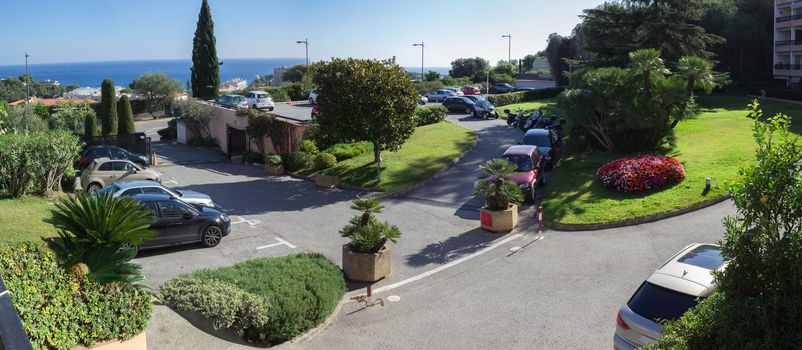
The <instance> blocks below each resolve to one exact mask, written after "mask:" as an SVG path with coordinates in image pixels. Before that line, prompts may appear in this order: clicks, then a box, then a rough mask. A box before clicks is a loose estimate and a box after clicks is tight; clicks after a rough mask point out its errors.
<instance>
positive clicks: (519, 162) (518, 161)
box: [504, 156, 532, 171]
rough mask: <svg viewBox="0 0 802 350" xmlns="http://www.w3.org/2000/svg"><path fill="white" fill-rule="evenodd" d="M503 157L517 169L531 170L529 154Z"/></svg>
mask: <svg viewBox="0 0 802 350" xmlns="http://www.w3.org/2000/svg"><path fill="white" fill-rule="evenodd" d="M504 158H507V161H508V162H510V163H512V164H514V165H515V166H516V167H517V170H518V171H532V161H531V160H530V159H529V156H505V157H504Z"/></svg>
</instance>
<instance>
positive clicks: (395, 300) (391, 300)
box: [387, 295, 401, 303]
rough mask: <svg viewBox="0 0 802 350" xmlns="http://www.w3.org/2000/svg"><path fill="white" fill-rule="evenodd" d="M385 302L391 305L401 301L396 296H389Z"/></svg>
mask: <svg viewBox="0 0 802 350" xmlns="http://www.w3.org/2000/svg"><path fill="white" fill-rule="evenodd" d="M387 301H389V302H391V303H395V302H397V301H401V297H400V296H397V295H391V296H389V297H387Z"/></svg>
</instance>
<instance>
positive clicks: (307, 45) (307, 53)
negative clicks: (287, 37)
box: [295, 38, 309, 87]
mask: <svg viewBox="0 0 802 350" xmlns="http://www.w3.org/2000/svg"><path fill="white" fill-rule="evenodd" d="M295 43H296V44H304V45H305V46H306V74H304V83H305V84H306V83H307V79H308V76H309V38H304V40H298V41H296V42H295ZM304 87H307V86H304Z"/></svg>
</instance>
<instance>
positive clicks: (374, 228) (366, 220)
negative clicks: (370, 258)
mask: <svg viewBox="0 0 802 350" xmlns="http://www.w3.org/2000/svg"><path fill="white" fill-rule="evenodd" d="M351 209H354V210H359V211H361V212H362V215H354V216H353V217H352V218H351V220H350V221H349V224H348V225H346V226H345V227H343V229H342V230H340V235H341V236H342V237H346V238H350V239H351V243H349V244H348V246H349V248H350V249H351V251H352V252H355V253H363V254H373V253H378V252H379V251H380V250H381V249H382V247H384V245H385V244H386V243H387V241H390V242H393V243H396V242H398V238H399V237H401V231H400V230H399V229H398V227H396V226H394V225H390V224H389V223H388V222H386V221H385V222H380V221H378V220H376V218H375V217H374V216H373V214H377V213H381V212H382V210H384V206H383V205H381V204H379V201H378V200H376V199H375V198H363V197H357V198H356V199H354V200H353V202H351Z"/></svg>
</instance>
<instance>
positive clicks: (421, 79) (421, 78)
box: [412, 41, 426, 81]
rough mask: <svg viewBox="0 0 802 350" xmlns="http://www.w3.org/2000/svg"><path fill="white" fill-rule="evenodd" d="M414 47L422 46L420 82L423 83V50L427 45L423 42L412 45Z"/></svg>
mask: <svg viewBox="0 0 802 350" xmlns="http://www.w3.org/2000/svg"><path fill="white" fill-rule="evenodd" d="M412 46H420V81H423V48H424V47H426V45H424V44H423V41H421V42H420V44H412Z"/></svg>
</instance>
